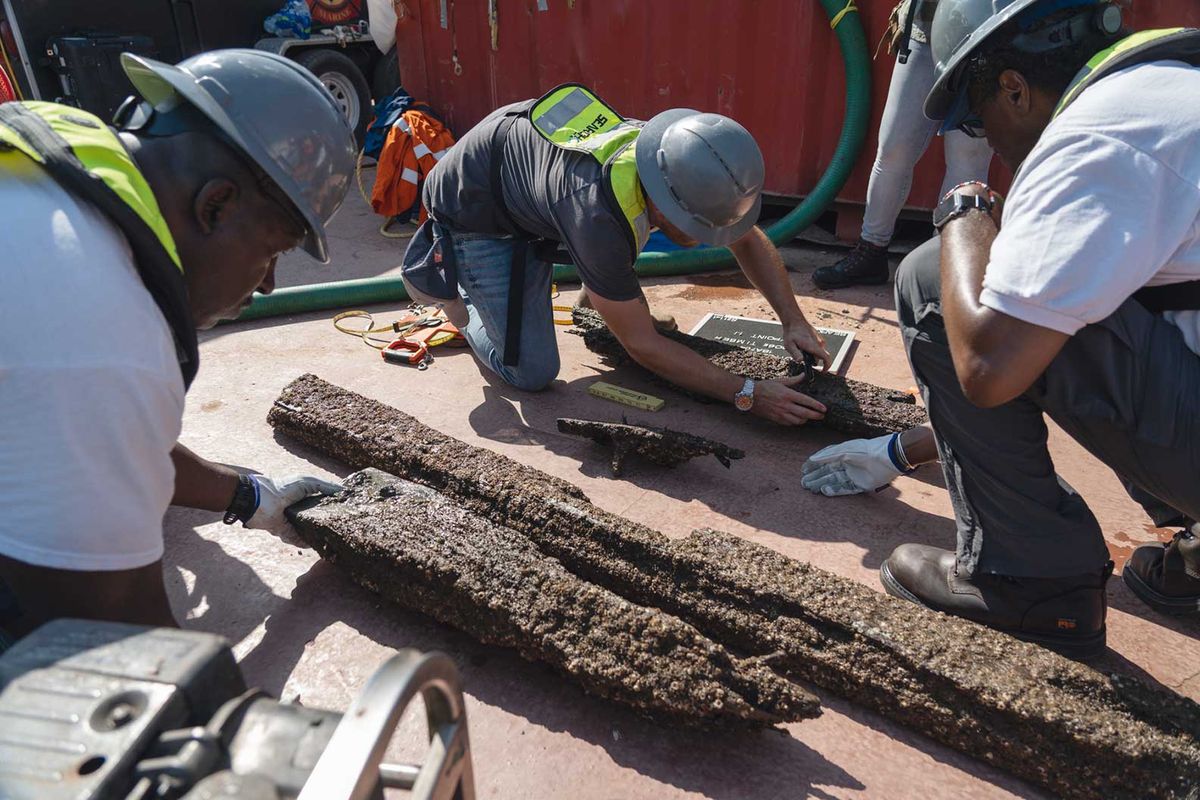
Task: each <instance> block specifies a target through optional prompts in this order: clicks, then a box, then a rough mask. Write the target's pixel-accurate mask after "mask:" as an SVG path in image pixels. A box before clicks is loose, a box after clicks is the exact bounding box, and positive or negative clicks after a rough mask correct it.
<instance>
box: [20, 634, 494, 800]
mask: <svg viewBox="0 0 1200 800" xmlns="http://www.w3.org/2000/svg"><path fill="white" fill-rule="evenodd" d="M418 694H419V695H420V696H421V697H422V699H423V700H424V704H425V713H426V717H427V722H428V728H429V740H430V746H429V751H428V753H427V756H426V760H425V762H424V763H423V764H420V765H412V764H384V763H382V760H383V756H384V752H385V750H386V748H387V745H388V741H389V740H390V739H391V736H392V733H393V731H394V730H395V728H396V725H397V724H398V723H399V721H400V717H401V715H402V714H403V712H404V709H405V707H406V706H407V705H408V704H409V702H410V701H411V700H412V699H413V698H414V697H416V696H417V695H418ZM385 788H388V789H406V790H408V791H409V792H411V797H414V798H421V799H422V800H426V799H428V800H474V796H475V791H474V776H473V772H472V765H471V753H470V743H469V739H468V736H467V720H466V710H465V707H464V705H463V695H462V689H461V684H460V681H459V676H458V670H457V669H456V667H455V666H454V662H453V661H451V660H450V658H449V657H447V656H445V655H442V654H440V653H430V654H422V653H419V652H417V651H416V650H402V651H400V652H398V653H396V654H395V655H393V656H392V657H391V658H389V659H388V660H387V661H386V662H384V664H383V665H382V666H381V667H379V669H378V670H377V671H376V672H375V674H374V675H372V676H371V678H370V679H369V680H368V681H367V685H366V687H365V688H364V689H363V690H362V692H361V693H360V694H359V695H358V697H357V698H356V699H355V700H354V702H353V703H352V704H351V706H350V708H349V709H348V710H347V711H346V713H345V714H339V713H337V712H334V711H324V710H320V709H314V708H307V707H305V706H301V705H298V704H293V703H281V702H280V701H278V700H276V699H274V698H271V697H269V696H268V695H266V694H265V693H263V692H261V691H258V690H247V689H246V685H245V681H244V680H243V677H242V674H241V672H240V671H239V670H238V666H237V663H236V662H235V661H234V658H233V652H232V651H231V650H230V647H229V644H228V643H227V642H226V641H225V640H224V639H222V638H221V637H219V636H215V635H213V634H208V633H201V632H198V631H185V630H178V629H173V628H148V627H142V626H138V625H126V624H121V623H113V622H97V621H92V620H74V619H71V620H68V619H62V620H56V621H54V622H50V623H48V624H46V625H43V626H42V627H41V628H38V629H37V630H36V631H34V632H33V633H31V634H30V635H29V636H27V637H25V638H24V639H22V640H20V641H18V642H17V643H16V644H15V645H13V647H12V648H11V649H10V650H8V651H7V652H5V653H4V654H3V655H2V656H0V798H4V800H67V799H68V798H70V800H175V799H176V798H179V799H181V800H216V799H217V798H221V800H382V798H383V796H384V795H383V790H384V789H385ZM389 796H391V795H389Z"/></svg>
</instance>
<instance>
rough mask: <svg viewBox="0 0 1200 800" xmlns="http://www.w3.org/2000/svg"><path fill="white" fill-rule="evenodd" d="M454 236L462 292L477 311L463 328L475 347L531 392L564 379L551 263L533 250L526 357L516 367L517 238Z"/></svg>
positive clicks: (524, 328) (524, 326) (524, 327)
mask: <svg viewBox="0 0 1200 800" xmlns="http://www.w3.org/2000/svg"><path fill="white" fill-rule="evenodd" d="M451 238H452V240H453V242H454V255H455V256H456V259H457V266H458V287H459V294H461V295H462V296H463V301H464V302H465V303H466V305H467V311H468V313H469V314H470V315H471V321H470V323H468V325H467V328H466V330H464V331H463V335H464V336H466V337H467V343H468V344H470V345H471V350H473V351H474V353H475V355H476V357H478V358H479V360H480V361H482V362H483V363H484V364H485V365H486V366H487V367H488V369H490V370H491V371H492V372H494V373H496V374H497V375H499V376H500V377H501V378H503V379H504V381H505V382H506V383H510V384H512V385H513V386H515V387H517V388H518V389H525V390H526V391H530V392H536V391H538V390H539V389H544V388H546V387H547V386H548V385H549V384H550V382H551V381H553V380H554V379H555V378H556V377H558V367H559V360H558V343H557V342H556V341H555V340H554V310H553V309H552V308H551V302H550V278H551V275H552V268H551V266H550V264H548V263H547V262H545V261H540V260H538V259H537V258H535V257H534V256H533V254H532V252H529V253H528V254H527V261H526V265H525V287H524V291H523V304H524V316H523V317H522V320H521V353H520V360H519V361H518V362H517V364H516V365H514V366H511V367H510V366H506V365H505V364H504V340H505V336H506V335H507V332H508V289H509V280H510V278H511V276H512V257H513V250H514V249H515V248H516V246H517V242H516V240H515V239H513V238H511V237H504V238H497V237H494V236H485V235H483V234H477V233H464V232H460V231H452V232H451Z"/></svg>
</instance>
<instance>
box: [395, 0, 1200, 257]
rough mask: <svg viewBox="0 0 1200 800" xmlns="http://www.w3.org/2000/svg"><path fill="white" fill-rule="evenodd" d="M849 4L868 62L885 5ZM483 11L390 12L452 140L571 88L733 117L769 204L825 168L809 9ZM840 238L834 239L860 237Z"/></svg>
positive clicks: (702, 5)
mask: <svg viewBox="0 0 1200 800" xmlns="http://www.w3.org/2000/svg"><path fill="white" fill-rule="evenodd" d="M858 3H859V7H860V13H861V14H862V17H863V25H864V27H865V29H866V34H867V42H868V45H869V46H870V47H871V49H872V52H873V51H874V48H875V45H876V43H877V42H878V41H879V39H880V37H881V36H882V35H883V31H884V29H885V28H886V26H887V18H888V15H889V13H890V11H891V8H892V5H893V3H892V0H858ZM539 5H545V6H546V7H547V10H545V11H539V10H538V6H539ZM494 7H495V10H496V15H495V19H496V24H495V26H494V27H493V26H492V25H491V24H489V14H488V10H489V3H487V2H484V0H459V2H457V3H456V2H454V0H444V9H445V12H446V27H445V28H443V27H442V24H441V12H442V9H443V0H402V2H398V3H397V9H398V12H399V21H398V23H397V40H396V41H397V51H398V53H399V58H400V74H401V76H402V80H403V82H404V86H405V88H406V89H407V90H408V91H409V92H410V93H412V94H413V95H414V96H416V97H419V98H422V99H424V100H427V101H428V102H430V103H431V104H432V105H433V106H434V108H436V109H437V110H438V111H439V112H440V113H441V114H443V115H444V118H445V119H446V121H447V123H448V124H449V125H450V126H451V128H452V129H454V130H455V132H456V133H458V134H460V135H461V134H462V133H463V132H465V131H466V130H468V129H469V128H470V127H471V126H472V125H474V124H475V123H476V122H478V121H479V120H480V118H482V117H483V116H484V115H485V114H487V113H488V112H489V111H491V110H492V109H494V108H496V107H498V106H501V105H504V104H506V103H511V102H514V101H516V100H521V99H524V98H528V97H537V96H539V95H541V94H542V93H544V92H545V91H547V90H548V89H550V88H552V87H553V86H556V85H557V84H560V83H564V82H568V81H576V82H579V83H583V84H586V85H588V86H590V87H592V88H593V89H595V90H596V92H597V93H599V95H600V96H601V97H603V98H604V99H605V100H606V101H608V102H609V103H611V104H612V105H613V106H614V107H615V108H616V109H617V110H618V111H620V112H621V113H623V114H625V115H626V116H630V117H635V118H639V119H649V118H650V117H651V116H653V115H654V114H656V113H658V112H659V111H662V110H663V109H667V108H672V107H681V106H682V107H689V108H696V109H700V110H702V111H716V112H719V113H721V114H726V115H728V116H731V117H733V118H735V119H737V120H738V121H739V122H741V123H742V124H743V125H745V126H746V127H747V128H748V129H749V130H750V132H751V133H753V134H754V136H755V138H756V139H757V140H758V143H759V146H760V147H761V148H762V151H763V154H764V156H765V157H766V162H767V181H766V188H767V191H768V192H769V193H771V194H777V195H786V196H793V197H800V196H803V195H804V194H805V193H806V192H807V191H808V190H809V188H810V187H812V186H813V185H814V184H815V183H816V181H817V179H818V178H819V177H820V175H821V173H822V172H823V171H824V170H825V167H826V166H827V165H828V164H829V160H830V157H831V156H832V154H833V151H834V147H835V146H836V143H837V138H838V134H839V133H840V131H841V125H842V113H843V104H844V101H845V76H844V74H843V69H842V62H841V54H840V51H839V48H838V42H837V39H836V37H835V35H834V34H833V32H832V31H831V30H830V27H829V19H828V17H827V16H826V15H825V13H824V10H823V8H822V7H821V5H820V4H819V3H817V2H816V0H741V2H728V1H727V0H726V2H715V0H494ZM1127 16H1129V17H1131V24H1132V27H1134V28H1136V29H1143V28H1152V27H1170V26H1180V25H1191V26H1197V27H1200V2H1197V0H1133V7H1132V14H1128V15H1127ZM493 36H494V38H495V48H493ZM893 63H894V58H893V57H890V56H887V55H886V53H881V54H880V55H879V58H878V59H876V60H875V61H874V62H873V64H872V103H871V106H872V110H871V122H870V127H869V129H868V136H867V142H866V145H865V147H864V148H863V152H862V154H861V156H860V157H859V160H858V164H857V165H856V167H855V170H854V172H853V174H852V175H851V178H850V181H849V182H848V183H847V184H846V186H845V187H844V188H843V189H842V191H841V193H840V194H839V196H838V200H839V202H840V203H843V204H861V203H862V202H863V200H864V198H865V196H866V190H867V178H868V176H869V173H870V169H871V162H872V159H873V158H874V155H875V147H876V137H875V132H876V131H877V129H878V125H879V120H880V117H881V116H882V114H883V105H884V102H885V100H886V99H887V98H886V96H885V95H886V91H887V86H888V83H889V81H890V79H891V72H892V65H893ZM943 169H944V161H943V157H942V150H941V143H940V141H935V142H934V144H933V146H932V147H930V149H929V152H927V153H926V154H925V157H924V159H922V161H921V162H920V164H919V165H918V169H917V173H916V176H915V178H914V181H913V191H912V194H911V195H910V197H909V201H908V202H909V206H910V207H915V208H931V207H932V206H933V204H934V202H935V201H936V194H937V191H938V188H939V187H940V185H941V182H942V173H943ZM849 216H850V217H851V219H852V218H853V217H854V215H853V214H851V215H849ZM851 227H853V226H852V225H851V226H847V228H846V229H843V230H845V231H847V232H851V233H852V235H854V234H857V230H853V231H849V230H848V229H849V228H851ZM839 228H842V225H839Z"/></svg>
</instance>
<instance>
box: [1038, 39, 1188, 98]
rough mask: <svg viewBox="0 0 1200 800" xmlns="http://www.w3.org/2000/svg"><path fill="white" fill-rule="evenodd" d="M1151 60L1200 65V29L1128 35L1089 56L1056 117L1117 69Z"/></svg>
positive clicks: (1072, 83) (1073, 80)
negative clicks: (1094, 84) (1085, 91)
mask: <svg viewBox="0 0 1200 800" xmlns="http://www.w3.org/2000/svg"><path fill="white" fill-rule="evenodd" d="M1148 61H1185V62H1187V63H1190V64H1194V65H1196V66H1200V30H1197V29H1195V28H1162V29H1158V30H1149V31H1139V32H1137V33H1135V34H1133V35H1132V36H1126V37H1125V38H1124V39H1122V40H1121V41H1119V42H1117V43H1116V44H1115V45H1113V46H1112V47H1110V48H1108V49H1107V50H1101V51H1100V52H1099V53H1096V55H1094V56H1092V57H1091V58H1090V59H1088V62H1087V64H1085V65H1084V67H1083V69H1081V70H1079V72H1078V73H1076V75H1075V77H1074V78H1073V79H1072V81H1071V84H1070V85H1069V86H1068V87H1067V90H1066V91H1065V92H1063V96H1062V99H1060V100H1059V101H1058V105H1057V106H1056V107H1055V109H1054V117H1057V116H1058V115H1059V114H1061V113H1062V112H1063V111H1064V110H1065V109H1066V108H1067V106H1069V105H1071V103H1073V102H1075V100H1076V99H1077V98H1078V97H1079V95H1080V94H1082V93H1083V90H1084V89H1086V88H1088V87H1089V86H1091V85H1092V84H1093V83H1095V82H1096V81H1098V80H1100V79H1101V78H1104V77H1106V76H1108V75H1111V74H1112V73H1114V72H1116V71H1117V70H1121V69H1124V68H1126V67H1132V66H1134V65H1135V64H1142V63H1145V62H1148Z"/></svg>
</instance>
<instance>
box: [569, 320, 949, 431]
mask: <svg viewBox="0 0 1200 800" xmlns="http://www.w3.org/2000/svg"><path fill="white" fill-rule="evenodd" d="M573 317H574V320H575V326H574V327H573V328H571V332H572V333H575V334H578V335H579V336H582V337H583V342H584V344H585V345H587V348H588V349H589V350H591V351H592V352H594V353H597V354H599V355H601V356H604V357H605V358H607V359H609V360H610V361H611V362H612V363H614V364H617V365H620V364H623V363H625V362H627V361H629V362H632V361H633V359H632V358H630V356H629V354H628V353H626V352H625V348H624V347H622V346H621V343H620V342H619V341H617V337H615V336H613V334H612V332H611V331H610V330H609V329H608V327H607V326H606V325H605V324H604V319H603V318H602V317H601V316H600V315H599V314H597V313H596V312H595V311H591V310H589V309H586V308H576V309H575V311H574V314H573ZM660 333H662V335H663V336H666V337H667V338H669V339H674V340H675V341H677V342H679V343H681V344H683V345H685V346H687V347H688V348H690V349H691V350H695V351H696V352H697V353H699V354H700V355H702V356H704V357H705V358H707V359H708V360H709V361H711V362H712V363H714V364H716V365H717V366H718V367H721V368H722V369H726V370H729V371H730V372H732V373H733V374H735V375H740V376H742V377H743V378H753V379H754V380H756V381H763V380H770V379H772V378H781V377H786V376H789V375H799V374H800V373H801V372H802V371H803V369H802V367H801V366H800V365H799V364H797V363H796V362H795V361H793V360H792V359H790V358H783V357H781V356H773V355H770V354H768V353H760V352H758V351H756V350H748V349H746V348H744V347H737V346H735V345H731V344H725V343H724V342H714V341H712V340H711V339H701V338H700V337H698V336H689V335H688V334H686V333H680V332H679V331H669V332H663V331H660ZM664 383H665V381H664ZM675 388H678V387H675ZM797 388H798V390H799V391H802V392H804V393H805V394H807V395H808V396H810V397H812V398H814V399H816V400H819V401H820V402H821V403H823V404H824V405H825V408H826V409H827V412H826V414H825V418H824V419H823V420H821V422H820V423H814V424H821V425H824V426H825V427H827V428H832V429H833V430H836V431H841V432H842V433H845V434H847V435H849V436H882V435H884V434H885V433H897V432H899V431H904V430H908V429H909V428H912V427H915V426H917V425H923V424H924V423H925V422H927V421H928V418H927V417H926V414H925V409H923V408H921V407H919V406H917V405H915V399H914V398H913V397H912V396H911V395H909V394H906V393H904V392H897V391H895V390H894V389H885V388H883V387H882V386H875V385H873V384H870V383H863V382H862V381H854V380H850V379H848V378H842V377H840V376H838V375H832V374H829V375H827V374H825V373H824V372H817V373H816V375H815V377H814V378H813V380H812V382H811V383H809V382H805V383H804V384H802V385H801V386H799V387H797ZM680 391H683V392H684V393H685V394H688V395H691V396H693V397H696V395H692V393H691V392H688V391H687V390H684V389H680ZM698 399H702V400H705V401H706V402H707V400H708V398H698Z"/></svg>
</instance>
